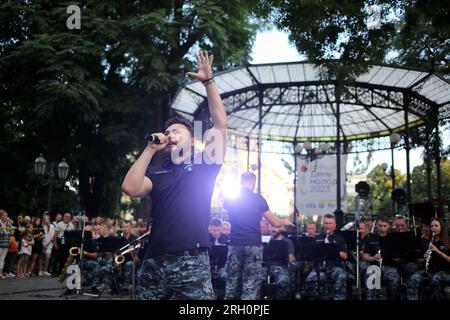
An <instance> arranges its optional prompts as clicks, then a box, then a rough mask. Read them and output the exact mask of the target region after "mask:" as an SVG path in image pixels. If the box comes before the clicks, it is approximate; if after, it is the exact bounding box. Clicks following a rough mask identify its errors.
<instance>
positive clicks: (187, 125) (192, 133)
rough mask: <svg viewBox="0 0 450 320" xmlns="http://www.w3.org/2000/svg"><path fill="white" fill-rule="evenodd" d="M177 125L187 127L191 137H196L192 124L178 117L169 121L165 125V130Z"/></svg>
mask: <svg viewBox="0 0 450 320" xmlns="http://www.w3.org/2000/svg"><path fill="white" fill-rule="evenodd" d="M176 123H178V124H181V125H183V126H185V127H186V128H187V129H188V130H189V132H190V134H191V136H192V137H193V136H194V127H193V126H192V123H191V122H190V121H189V120H187V119H185V118H182V117H178V116H177V117H173V118H170V119H169V120H167V121H166V123H165V124H164V130H166V129H167V128H168V127H170V126H171V125H173V124H176Z"/></svg>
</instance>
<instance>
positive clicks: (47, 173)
mask: <svg viewBox="0 0 450 320" xmlns="http://www.w3.org/2000/svg"><path fill="white" fill-rule="evenodd" d="M69 168H70V167H69V165H68V163H67V162H66V159H64V158H63V159H62V161H61V162H60V163H58V164H57V163H55V162H50V163H47V160H45V158H44V157H43V155H42V153H41V154H40V155H39V157H37V158H36V160H34V172H35V173H36V175H37V176H38V178H39V182H40V184H41V185H43V186H48V200H47V212H48V213H49V214H50V209H51V202H52V190H53V187H55V188H59V187H61V186H63V185H64V182H65V180H66V179H67V175H68V174H69ZM56 170H57V174H56V173H55V171H56Z"/></svg>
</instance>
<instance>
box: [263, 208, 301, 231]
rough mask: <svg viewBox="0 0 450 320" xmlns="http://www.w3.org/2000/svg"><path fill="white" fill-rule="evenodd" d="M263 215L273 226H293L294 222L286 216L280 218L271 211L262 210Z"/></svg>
mask: <svg viewBox="0 0 450 320" xmlns="http://www.w3.org/2000/svg"><path fill="white" fill-rule="evenodd" d="M263 216H264V218H266V220H267V221H269V223H270V224H271V225H272V226H274V227H282V226H291V227H293V226H294V224H293V223H292V222H291V221H290V220H289V219H288V218H284V219H280V218H278V217H277V216H276V215H274V214H273V213H272V211H266V212H264V213H263Z"/></svg>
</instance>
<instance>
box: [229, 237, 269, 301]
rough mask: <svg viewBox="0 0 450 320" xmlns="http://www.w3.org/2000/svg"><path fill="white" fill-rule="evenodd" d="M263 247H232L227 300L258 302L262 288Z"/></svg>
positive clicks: (230, 248) (230, 249)
mask: <svg viewBox="0 0 450 320" xmlns="http://www.w3.org/2000/svg"><path fill="white" fill-rule="evenodd" d="M262 255H263V247H262V246H230V247H229V248H228V257H227V264H226V271H227V276H228V278H227V284H226V289H225V299H226V300H256V299H258V296H259V292H260V287H261V264H262Z"/></svg>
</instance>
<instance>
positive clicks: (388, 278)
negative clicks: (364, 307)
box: [361, 265, 400, 300]
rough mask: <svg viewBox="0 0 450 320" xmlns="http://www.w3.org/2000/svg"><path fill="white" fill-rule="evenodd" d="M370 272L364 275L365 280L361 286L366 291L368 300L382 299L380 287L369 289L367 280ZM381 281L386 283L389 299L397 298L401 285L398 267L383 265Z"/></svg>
mask: <svg viewBox="0 0 450 320" xmlns="http://www.w3.org/2000/svg"><path fill="white" fill-rule="evenodd" d="M369 277H370V274H367V273H366V274H365V275H364V276H363V279H364V280H363V281H362V283H361V286H362V288H363V290H364V292H365V293H366V297H367V300H380V299H381V292H380V290H379V289H370V290H369V289H367V285H366V284H367V280H368V278H369ZM381 281H382V282H384V284H385V285H386V293H387V299H388V300H395V299H398V297H399V293H398V291H399V285H400V275H399V273H398V271H397V268H395V267H391V266H386V265H385V266H382V267H381Z"/></svg>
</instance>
